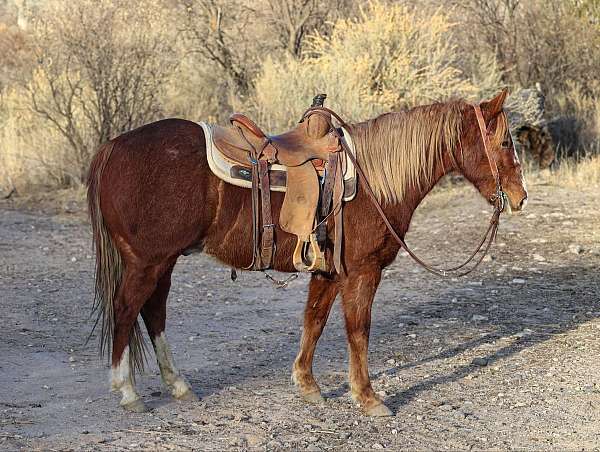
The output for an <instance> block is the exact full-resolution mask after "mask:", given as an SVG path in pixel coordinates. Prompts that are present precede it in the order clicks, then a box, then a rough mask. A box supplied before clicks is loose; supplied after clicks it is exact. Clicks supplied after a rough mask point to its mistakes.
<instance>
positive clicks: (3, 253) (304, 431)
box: [0, 185, 600, 451]
mask: <svg viewBox="0 0 600 452" xmlns="http://www.w3.org/2000/svg"><path fill="white" fill-rule="evenodd" d="M598 199H600V190H599V189H595V190H591V191H588V192H582V191H575V190H566V189H559V188H556V187H550V186H543V185H535V186H533V187H530V204H529V207H528V210H527V211H526V212H525V213H523V214H521V215H518V216H512V217H506V218H504V217H503V223H502V225H501V228H500V234H499V238H498V242H497V244H496V245H495V246H494V248H493V251H492V259H490V260H488V261H487V262H485V263H484V266H483V268H482V270H481V271H478V272H477V273H476V274H475V275H473V276H470V277H468V278H464V279H460V280H451V281H447V280H441V279H439V278H436V277H432V276H430V275H429V274H426V273H424V272H423V271H422V270H420V269H419V268H418V267H417V266H416V265H415V264H414V263H412V261H410V260H409V259H408V258H407V257H405V256H404V255H401V256H399V257H398V259H397V260H396V262H395V263H394V264H393V265H392V266H391V267H390V268H389V269H387V270H386V272H385V278H384V280H383V281H382V284H381V287H380V289H379V292H378V295H377V298H376V301H375V306H374V318H373V326H372V336H371V347H370V351H371V353H370V366H371V374H372V377H373V384H374V387H375V389H376V391H378V392H380V393H381V394H382V395H384V397H385V399H386V400H387V404H388V406H390V408H392V409H393V411H394V413H395V416H394V417H390V418H383V419H371V418H367V417H365V416H363V415H362V414H361V412H360V411H359V410H358V409H357V408H356V406H355V404H354V403H353V402H352V401H351V399H350V397H349V394H348V386H347V378H346V368H347V354H346V341H345V336H344V329H343V324H342V320H341V316H340V312H339V309H334V312H333V314H332V318H331V319H330V321H329V325H328V327H327V328H326V330H325V333H324V335H323V337H322V339H321V342H320V345H319V348H318V350H317V356H316V360H315V375H316V377H317V380H318V381H319V383H320V384H321V387H322V389H323V391H324V395H325V396H326V398H327V401H326V403H325V404H323V405H308V404H305V403H304V402H303V401H301V400H300V398H299V397H298V396H297V395H296V391H295V388H294V387H293V386H292V385H291V383H290V368H291V364H292V361H293V358H294V356H295V353H296V350H297V347H298V342H299V337H300V332H301V318H302V310H303V305H304V300H305V296H306V281H307V278H306V277H305V276H301V277H300V278H299V279H298V280H296V281H293V282H292V283H291V284H290V286H289V288H287V289H275V288H274V287H273V286H272V285H271V284H270V283H269V282H268V281H266V280H265V279H264V277H263V276H261V275H260V274H251V273H243V274H241V275H240V277H239V279H238V280H237V281H236V282H232V281H231V280H230V279H229V270H228V269H227V268H225V267H223V266H222V265H220V264H218V263H216V262H214V261H213V260H212V259H210V258H208V257H206V256H203V255H195V256H190V257H187V258H182V259H181V260H180V262H179V264H178V266H177V267H176V270H175V274H174V283H173V290H172V291H171V296H170V299H169V315H168V327H167V334H168V336H169V338H170V341H171V344H172V348H173V350H174V354H175V358H176V360H177V363H178V364H179V367H180V368H181V369H182V371H183V372H184V374H185V375H186V376H187V377H188V378H189V380H190V381H191V383H192V385H193V389H194V391H195V392H196V393H197V394H198V395H199V396H200V399H201V401H200V402H199V403H179V402H176V401H174V400H173V399H171V397H170V396H169V395H168V394H167V393H166V392H165V390H164V388H161V384H160V379H159V376H158V370H157V366H156V365H155V364H154V362H152V363H151V364H150V366H149V369H148V371H147V373H146V374H145V375H142V376H141V377H139V378H138V389H139V390H140V393H141V395H142V396H143V398H144V400H145V402H146V403H147V404H148V405H149V406H150V407H152V411H151V412H149V413H146V414H131V413H125V412H123V411H122V410H121V409H120V408H119V407H118V400H119V399H118V396H117V395H116V394H111V393H109V392H108V366H107V364H106V362H105V361H103V360H101V359H100V358H99V357H98V356H97V340H96V338H95V337H93V338H92V340H91V341H90V342H89V343H88V344H86V338H87V336H88V334H89V332H90V329H91V325H92V321H91V320H90V319H89V314H90V306H91V298H92V283H93V275H92V270H93V258H92V252H91V245H90V232H89V227H88V225H87V222H86V220H85V217H84V215H83V214H82V212H81V211H80V209H79V206H80V205H79V204H77V203H72V202H68V203H64V204H65V205H64V206H63V205H60V206H59V207H60V208H59V209H57V210H55V211H53V212H48V211H40V210H39V209H38V208H35V209H34V208H22V207H16V206H15V205H14V203H13V201H11V202H8V201H4V202H3V203H2V204H0V306H1V308H2V327H1V328H0V449H8V450H12V449H20V448H24V449H31V448H40V449H71V448H77V449H84V450H86V449H89V450H92V449H93V450H121V449H140V448H146V449H153V450H154V449H162V450H171V449H177V450H186V449H192V448H193V449H229V448H232V449H249V448H260V449H268V450H271V449H282V448H294V449H306V450H310V451H318V450H329V449H336V450H342V449H343V450H346V449H347V448H356V449H358V448H369V449H383V448H386V449H387V448H390V449H399V448H404V449H424V448H428V449H475V450H480V449H528V450H534V449H537V450H549V449H554V450H564V449H586V450H598V449H599V445H600V382H599V379H598V378H599V376H600V360H599V359H598V357H599V354H600V340H599V339H598V336H599V335H600V297H599V294H600V286H599V283H600V278H599V275H598V268H599V267H600V227H598V225H599V224H600V211H599V209H598V204H597V201H598ZM489 213H490V209H489V208H488V207H486V206H485V205H484V204H483V202H482V201H481V200H479V199H478V197H477V196H476V195H475V194H474V193H473V191H472V190H471V189H467V188H459V189H453V190H451V191H450V193H436V194H434V195H432V196H430V197H429V198H428V199H427V202H426V204H425V205H424V206H422V208H420V209H419V211H418V214H417V216H416V218H415V220H414V223H413V227H412V230H411V232H410V233H409V236H408V241H409V243H410V244H412V245H414V247H415V249H416V251H419V252H420V254H422V255H424V256H425V257H429V258H431V260H433V261H434V262H435V261H436V260H437V261H438V262H439V261H440V260H441V259H449V260H452V261H455V260H458V259H459V258H460V257H462V256H464V255H465V253H466V252H467V250H470V249H472V247H473V246H474V243H475V240H476V235H477V234H478V233H479V232H480V231H482V230H483V229H484V228H485V225H486V224H487V218H488V217H489Z"/></svg>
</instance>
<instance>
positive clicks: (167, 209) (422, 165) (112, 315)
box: [88, 91, 527, 415]
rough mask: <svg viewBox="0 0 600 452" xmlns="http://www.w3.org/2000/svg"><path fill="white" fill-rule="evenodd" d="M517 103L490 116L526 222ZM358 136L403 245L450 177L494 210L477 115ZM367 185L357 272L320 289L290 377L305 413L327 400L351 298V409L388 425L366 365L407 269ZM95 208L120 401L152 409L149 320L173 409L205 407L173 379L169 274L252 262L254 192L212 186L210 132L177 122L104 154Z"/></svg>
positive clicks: (465, 107)
mask: <svg viewBox="0 0 600 452" xmlns="http://www.w3.org/2000/svg"><path fill="white" fill-rule="evenodd" d="M505 98H506V91H503V92H502V93H501V94H499V95H498V96H496V97H495V98H493V99H491V100H489V101H485V102H482V103H481V104H480V106H481V109H482V112H483V116H484V119H485V124H486V127H487V129H488V135H489V136H490V142H491V149H490V152H491V156H492V158H493V159H494V160H495V162H496V164H497V166H498V169H499V173H500V179H501V183H502V187H503V189H504V191H505V192H506V193H507V195H508V199H509V202H510V204H511V207H512V209H513V210H520V209H521V208H522V207H523V206H524V204H525V200H526V198H527V191H526V189H525V186H524V180H523V176H522V172H521V165H520V163H519V161H518V158H517V155H516V154H515V151H514V149H513V147H512V146H508V147H507V146H506V143H510V141H508V140H509V134H508V125H507V121H506V114H505V113H504V111H503V104H504V100H505ZM349 129H350V130H349V131H350V134H351V136H352V138H353V140H354V143H355V146H356V156H357V160H358V164H359V165H360V166H361V167H362V169H363V171H364V173H365V177H366V179H367V180H368V182H369V185H370V186H371V187H372V189H373V191H374V193H375V195H376V196H377V198H378V199H379V201H380V203H381V204H382V206H383V210H384V211H385V214H386V215H387V217H388V219H389V221H390V222H391V224H392V225H393V227H394V228H395V230H396V232H397V234H398V235H399V236H400V237H404V235H405V233H406V232H407V230H408V227H409V224H410V220H411V216H412V214H413V212H414V210H415V209H416V208H417V206H418V205H419V203H420V202H421V200H422V199H423V198H424V197H425V195H427V193H428V192H429V191H430V190H431V189H432V188H433V186H434V185H435V184H436V183H437V182H438V181H439V180H440V179H441V178H442V177H443V176H444V175H445V174H447V173H449V172H452V171H456V172H459V173H460V174H462V175H463V176H464V177H465V178H466V179H467V180H469V181H470V182H471V183H472V184H473V185H474V186H475V187H476V188H477V190H478V191H479V192H480V193H481V195H483V197H484V198H486V199H488V200H492V199H494V196H495V190H496V184H495V180H494V177H493V175H492V173H491V170H490V164H489V162H488V159H487V156H486V153H485V151H484V147H483V144H482V143H483V142H482V136H481V133H480V131H479V128H478V124H477V120H476V116H475V112H474V108H473V106H472V105H471V104H469V103H467V102H464V101H451V102H446V103H435V104H432V105H428V106H423V107H417V108H414V109H412V110H408V111H406V112H401V113H387V114H384V115H381V116H379V117H377V118H375V119H372V120H369V121H366V122H363V123H358V124H353V125H350V126H349ZM361 184H364V181H363V180H359V187H358V194H357V196H356V198H355V199H354V200H352V201H350V202H348V203H346V205H345V207H344V216H343V231H344V241H343V263H344V266H345V269H346V272H345V274H336V273H335V272H334V271H333V270H332V271H331V272H330V273H318V274H313V275H312V277H311V280H310V285H309V290H308V301H307V304H306V308H305V313H304V331H303V334H302V340H301V343H300V350H299V353H298V356H297V358H296V360H295V362H294V365H293V371H292V375H293V380H294V381H295V383H296V385H297V387H298V389H299V392H300V394H301V395H302V396H303V397H304V398H305V399H307V400H309V401H318V400H321V394H320V390H319V386H318V385H317V383H316V382H315V379H314V377H313V374H312V361H313V355H314V351H315V346H316V344H317V340H318V339H319V336H320V335H321V332H322V331H323V327H324V326H325V323H326V321H327V317H328V315H329V312H330V310H331V306H332V304H333V302H334V300H335V298H336V296H337V295H338V293H339V294H340V295H341V299H342V306H343V312H344V318H345V323H346V332H347V340H348V345H349V354H350V370H349V379H350V384H351V390H352V395H353V397H354V398H355V399H356V400H357V401H358V402H359V403H360V404H361V406H362V408H363V409H364V410H365V412H366V413H367V414H369V415H389V414H391V412H390V410H389V409H388V408H387V407H386V406H385V405H384V404H383V402H382V400H381V399H380V398H379V397H378V396H377V395H376V394H375V392H374V391H373V389H372V387H371V382H370V379H369V370H368V366H367V352H368V343H369V330H370V326H371V305H372V303H373V297H374V295H375V291H376V290H377V286H378V285H379V282H380V279H381V272H382V269H383V268H384V267H386V266H387V265H389V264H391V263H392V261H393V260H394V259H395V257H396V254H397V253H398V251H399V245H398V243H397V242H396V241H395V240H394V239H393V238H392V236H391V235H390V233H389V231H388V230H386V227H385V226H384V223H383V221H382V220H381V218H380V217H379V216H378V214H377V211H376V209H375V207H374V204H373V203H372V202H371V200H370V199H369V198H368V197H367V195H366V193H365V190H364V189H361ZM271 200H272V206H273V218H278V216H279V211H280V208H281V204H282V200H283V194H282V193H276V192H273V193H272V195H271ZM88 202H89V210H90V214H91V222H92V227H93V234H94V240H95V243H96V251H97V255H96V264H97V265H96V301H95V305H96V308H97V309H98V310H99V319H101V327H102V331H101V337H102V340H101V345H102V348H103V349H105V348H106V347H107V346H112V371H111V384H112V389H113V390H120V392H121V394H122V400H121V405H122V406H123V407H124V408H125V409H128V410H132V411H143V410H144V409H145V407H144V404H143V402H142V401H141V399H140V397H139V396H138V394H137V392H136V390H135V387H134V379H133V374H134V371H135V369H136V368H139V367H141V366H142V364H143V359H144V353H143V341H142V335H141V329H140V327H139V324H138V322H137V318H138V315H140V314H141V316H142V319H143V320H144V323H145V325H146V328H147V330H148V333H149V335H150V339H151V341H152V345H153V347H154V351H155V353H156V358H157V360H158V365H159V367H160V371H161V375H162V379H163V381H164V383H165V384H166V386H167V387H168V388H169V389H170V391H171V392H172V394H173V396H174V397H175V398H177V399H184V400H196V399H197V398H196V396H195V394H194V393H193V392H192V390H191V387H190V385H189V383H188V382H187V381H186V379H185V378H184V377H183V375H181V373H180V372H179V371H178V370H177V368H176V367H175V365H174V362H173V358H172V356H171V352H170V350H169V345H168V343H167V340H166V337H165V316H166V302H167V296H168V294H169V289H170V286H171V273H172V271H173V267H174V266H175V263H176V262H177V259H178V258H179V256H181V255H182V254H183V253H184V252H186V251H187V250H190V249H194V248H195V249H199V250H203V251H204V252H205V253H208V254H210V255H212V256H215V257H216V258H217V259H219V260H220V261H221V262H223V263H225V264H227V265H229V266H231V267H234V268H244V267H247V266H248V265H249V264H250V262H252V248H253V243H252V207H251V205H252V202H251V193H250V190H249V189H245V188H240V187H236V186H233V185H230V184H228V183H226V182H223V181H222V180H220V179H218V178H217V177H216V176H215V175H214V174H213V173H212V172H211V170H210V169H209V166H208V163H207V159H206V144H205V137H204V133H203V130H202V127H200V126H199V125H198V124H196V123H194V122H189V121H185V120H181V119H167V120H163V121H158V122H155V123H152V124H148V125H145V126H143V127H140V128H138V129H136V130H133V131H130V132H128V133H125V134H123V135H121V136H119V137H117V138H115V139H113V140H111V141H110V142H108V143H106V144H104V145H103V146H102V147H101V148H100V149H99V150H98V152H97V154H96V155H95V157H94V159H93V161H92V164H91V168H90V173H89V180H88ZM490 202H491V201H490ZM365 219H368V220H367V221H365ZM275 240H276V243H277V252H276V254H275V257H274V263H273V267H274V269H276V270H278V271H282V272H293V271H294V266H293V265H292V253H293V251H294V245H295V243H296V240H295V237H294V236H292V235H290V234H288V233H286V232H284V231H282V230H281V229H279V228H276V230H275ZM328 258H329V260H331V249H329V250H328ZM329 268H333V266H330V267H329Z"/></svg>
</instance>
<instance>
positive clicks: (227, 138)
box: [213, 113, 340, 168]
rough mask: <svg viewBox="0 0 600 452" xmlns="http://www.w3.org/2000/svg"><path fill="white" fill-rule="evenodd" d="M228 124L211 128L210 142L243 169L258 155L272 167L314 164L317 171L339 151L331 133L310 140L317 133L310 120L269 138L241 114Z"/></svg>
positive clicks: (231, 119) (334, 137) (335, 139)
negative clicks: (263, 157) (331, 155)
mask: <svg viewBox="0 0 600 452" xmlns="http://www.w3.org/2000/svg"><path fill="white" fill-rule="evenodd" d="M314 119H320V118H314ZM314 119H313V121H312V122H313V123H315V121H314ZM229 121H230V122H231V125H232V126H231V127H220V126H216V127H215V128H214V130H213V140H214V142H215V144H216V146H217V147H218V148H219V150H220V151H221V152H222V153H223V154H224V155H225V156H226V157H228V158H230V159H231V160H233V161H236V162H238V163H240V164H242V165H248V163H250V161H249V155H251V154H253V153H254V152H258V153H259V158H260V157H261V156H262V154H264V156H265V158H266V159H267V160H268V162H269V163H271V164H272V163H279V164H281V165H285V166H287V167H293V166H300V165H302V164H304V163H306V162H307V161H313V160H317V161H316V162H315V163H316V164H315V165H314V166H315V168H319V167H322V166H323V164H324V162H325V161H327V160H328V159H329V155H330V153H331V152H337V151H338V150H339V149H340V144H339V142H338V139H337V137H336V136H334V135H333V134H331V133H325V135H323V136H320V137H318V138H313V137H312V136H311V134H313V133H315V131H314V130H313V129H316V128H315V127H314V124H313V125H312V127H311V118H308V119H307V120H306V121H303V122H301V123H300V124H298V125H297V126H296V127H294V128H293V129H292V130H290V131H288V132H285V133H282V134H280V135H275V136H268V135H267V134H265V133H264V132H263V131H262V130H261V128H260V127H258V125H256V123H255V122H254V121H252V120H251V119H250V118H248V117H247V116H245V115H242V114H240V113H235V114H233V115H231V116H230V118H229ZM316 133H318V131H317V132H316Z"/></svg>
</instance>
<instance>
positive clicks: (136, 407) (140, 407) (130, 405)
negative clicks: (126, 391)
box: [121, 399, 148, 413]
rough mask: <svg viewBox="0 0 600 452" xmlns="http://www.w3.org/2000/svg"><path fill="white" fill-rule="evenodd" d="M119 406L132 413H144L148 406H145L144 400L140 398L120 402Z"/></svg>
mask: <svg viewBox="0 0 600 452" xmlns="http://www.w3.org/2000/svg"><path fill="white" fill-rule="evenodd" d="M121 406H122V407H123V409H124V410H126V411H131V412H133V413H145V412H146V411H148V408H147V407H146V405H145V404H144V402H142V399H135V400H132V401H131V402H127V403H122V404H121Z"/></svg>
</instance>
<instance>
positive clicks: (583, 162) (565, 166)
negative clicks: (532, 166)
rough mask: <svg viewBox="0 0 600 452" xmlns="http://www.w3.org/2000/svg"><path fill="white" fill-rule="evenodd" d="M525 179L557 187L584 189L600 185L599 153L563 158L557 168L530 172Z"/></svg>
mask: <svg viewBox="0 0 600 452" xmlns="http://www.w3.org/2000/svg"><path fill="white" fill-rule="evenodd" d="M527 179H528V180H529V181H531V182H533V183H545V184H550V185H554V186H557V187H568V188H578V189H586V188H590V187H598V186H600V154H592V155H589V156H586V157H583V158H580V159H565V160H562V161H561V162H560V164H559V165H558V167H557V168H553V169H548V170H543V171H538V172H530V173H529V174H528V175H527Z"/></svg>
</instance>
